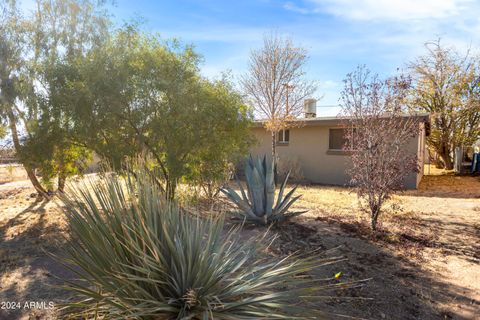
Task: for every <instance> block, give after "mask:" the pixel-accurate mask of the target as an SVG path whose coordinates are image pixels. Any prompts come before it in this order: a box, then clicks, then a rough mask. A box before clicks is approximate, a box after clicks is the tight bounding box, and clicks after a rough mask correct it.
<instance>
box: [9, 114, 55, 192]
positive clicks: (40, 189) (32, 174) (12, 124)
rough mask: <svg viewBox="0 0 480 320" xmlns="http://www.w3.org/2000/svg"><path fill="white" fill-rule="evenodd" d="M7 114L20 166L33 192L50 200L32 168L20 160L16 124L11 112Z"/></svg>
mask: <svg viewBox="0 0 480 320" xmlns="http://www.w3.org/2000/svg"><path fill="white" fill-rule="evenodd" d="M7 114H8V122H9V127H10V131H11V133H12V140H13V146H14V147H15V152H16V153H17V155H19V158H20V161H21V162H22V165H23V167H24V168H25V171H26V172H27V176H28V179H30V182H31V183H32V185H33V187H34V188H35V190H36V191H37V192H38V194H39V195H40V196H42V197H43V198H45V199H50V196H49V195H48V193H47V191H46V190H45V188H43V187H42V185H41V184H40V182H39V181H38V179H37V176H36V175H35V171H34V170H33V168H32V167H31V166H30V165H28V164H26V163H25V161H24V160H23V159H22V156H21V152H20V151H21V145H20V140H19V138H18V131H17V124H16V119H15V115H14V114H13V110H12V109H11V108H9V109H8V110H7Z"/></svg>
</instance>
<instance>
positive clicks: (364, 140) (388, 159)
mask: <svg viewBox="0 0 480 320" xmlns="http://www.w3.org/2000/svg"><path fill="white" fill-rule="evenodd" d="M344 83H345V88H344V89H343V91H342V97H341V106H342V113H343V115H344V116H346V118H345V140H346V143H345V147H344V148H345V149H346V150H347V151H348V152H349V153H351V162H352V163H351V166H350V168H349V169H348V170H347V171H348V174H349V176H350V182H351V184H352V185H353V186H354V187H355V190H356V192H357V195H358V196H359V198H361V199H362V200H365V201H366V203H367V207H368V210H369V212H370V218H371V227H372V229H373V230H376V228H377V221H378V217H379V215H380V212H381V209H382V206H383V205H384V203H385V201H386V200H388V199H389V198H390V196H391V195H392V194H393V193H394V192H395V191H397V190H399V189H401V188H402V187H403V186H404V182H405V179H407V178H408V177H409V176H411V175H412V174H414V173H415V172H416V171H418V159H417V155H416V153H409V152H407V151H406V150H407V149H406V145H407V144H409V143H410V142H411V141H412V139H413V138H414V137H415V136H416V135H418V131H419V128H420V127H419V121H418V117H415V116H414V115H408V114H406V113H405V109H404V105H405V99H406V97H407V94H408V90H409V88H410V81H409V79H407V78H405V77H403V76H400V77H397V78H392V79H388V80H381V79H379V78H378V76H377V75H371V74H370V72H369V70H368V69H366V68H365V67H358V68H357V70H356V71H355V72H353V73H350V74H348V75H347V77H346V79H345V80H344Z"/></svg>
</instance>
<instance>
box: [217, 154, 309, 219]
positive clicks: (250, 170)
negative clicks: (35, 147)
mask: <svg viewBox="0 0 480 320" xmlns="http://www.w3.org/2000/svg"><path fill="white" fill-rule="evenodd" d="M289 175H290V172H288V173H287V175H286V176H285V179H284V180H283V183H282V185H281V186H280V190H279V192H278V196H277V201H275V182H274V178H273V177H274V171H273V164H272V163H270V162H268V161H267V158H266V156H264V157H263V159H261V158H260V157H255V158H254V157H252V156H250V158H249V159H248V160H247V161H246V164H245V181H246V186H247V192H245V190H244V188H243V186H242V185H241V183H240V182H239V181H238V180H237V186H238V188H239V189H240V195H239V194H238V193H237V192H236V191H235V190H233V189H232V188H230V187H228V186H225V187H224V188H222V189H221V191H222V192H223V193H224V194H225V195H226V196H227V197H228V198H229V199H230V200H232V201H233V202H234V203H235V204H236V205H237V207H238V208H239V209H240V215H239V216H238V217H239V218H241V219H242V220H243V219H245V220H247V221H250V222H253V223H256V224H261V225H268V224H272V223H277V222H282V221H285V220H288V219H289V218H291V217H294V216H297V215H300V214H302V213H304V212H305V211H299V212H290V211H289V209H290V207H291V206H292V204H293V203H295V201H297V200H298V199H299V198H300V197H301V196H296V197H293V194H294V192H295V190H296V189H297V187H296V186H295V187H294V188H293V189H292V190H290V191H289V192H288V193H287V194H285V196H284V192H285V186H286V184H287V181H288V177H289ZM247 194H248V195H247Z"/></svg>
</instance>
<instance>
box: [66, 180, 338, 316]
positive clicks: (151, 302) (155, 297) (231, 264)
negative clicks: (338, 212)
mask: <svg viewBox="0 0 480 320" xmlns="http://www.w3.org/2000/svg"><path fill="white" fill-rule="evenodd" d="M135 177H136V178H134V177H133V175H127V176H126V178H119V177H118V176H116V175H107V176H106V177H105V178H104V179H103V180H100V181H98V182H96V183H94V182H89V183H79V184H78V185H77V187H72V188H71V189H70V190H68V193H67V194H66V195H64V196H63V198H62V199H63V202H64V204H65V208H66V216H67V218H68V222H69V225H70V229H71V232H72V240H71V241H72V242H71V243H70V245H69V246H67V247H66V256H67V257H68V258H67V259H66V263H67V264H68V265H69V266H71V267H72V268H71V269H72V270H73V271H74V272H76V273H77V274H78V277H79V278H80V280H83V281H75V282H71V283H70V284H69V285H67V286H66V288H67V289H69V290H72V291H73V292H75V293H76V294H77V295H78V296H77V298H76V299H77V300H76V302H72V303H71V304H69V306H68V307H67V311H68V312H69V313H70V316H72V317H85V318H93V317H95V318H101V319H104V318H108V319H259V318H268V319H307V318H308V319H311V318H312V316H314V315H316V314H317V313H319V312H320V311H318V310H314V309H312V308H308V307H303V304H300V303H299V302H301V300H308V299H318V296H319V292H320V291H322V290H323V291H324V290H327V289H329V288H338V286H339V283H338V282H337V281H335V280H334V279H327V282H322V281H323V280H315V281H313V280H312V279H311V277H310V276H308V274H309V272H310V271H311V270H313V269H314V268H317V267H319V266H321V265H325V264H331V263H333V262H336V261H338V259H339V258H337V257H333V258H330V259H320V258H319V257H318V256H315V255H312V256H310V257H299V256H295V255H289V256H287V257H284V258H272V257H267V256H265V255H264V254H262V250H263V249H265V247H263V245H264V244H265V243H268V241H258V239H255V238H250V239H247V240H244V239H240V238H238V236H237V235H238V233H237V231H238V229H230V230H228V232H224V223H223V220H222V219H220V218H216V219H214V218H210V219H207V220H203V219H200V218H198V217H197V216H194V215H191V214H187V213H185V212H184V211H182V210H181V209H180V208H179V207H178V206H176V205H174V204H168V203H166V202H165V201H163V198H162V197H161V196H159V195H160V193H161V192H160V191H159V190H158V187H157V185H155V184H154V183H153V182H152V180H151V178H150V177H149V176H148V175H147V174H136V175H135ZM344 286H346V285H344Z"/></svg>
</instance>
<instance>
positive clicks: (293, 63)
mask: <svg viewBox="0 0 480 320" xmlns="http://www.w3.org/2000/svg"><path fill="white" fill-rule="evenodd" d="M306 62H307V51H306V50H305V49H304V48H301V47H297V46H295V45H294V44H293V42H292V40H291V39H290V38H286V37H281V36H279V35H278V34H277V33H271V34H269V35H266V36H265V37H264V39H263V47H262V48H260V49H257V50H253V51H252V52H251V55H250V65H249V72H248V73H247V74H246V75H244V76H243V78H242V81H241V83H242V86H243V89H244V91H245V94H246V95H247V97H248V99H249V100H250V103H251V104H252V106H253V108H254V114H255V117H256V118H260V119H263V120H265V128H266V129H267V130H268V131H270V132H271V134H272V158H273V161H276V141H275V140H276V135H277V133H278V132H279V131H280V130H282V129H287V128H288V127H290V126H292V120H293V119H295V118H297V117H299V116H300V115H301V114H302V111H303V100H304V99H305V98H307V97H310V96H311V95H312V94H313V93H314V92H315V90H316V85H315V83H314V82H312V81H307V80H306V79H305V70H304V67H305V64H306Z"/></svg>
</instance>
